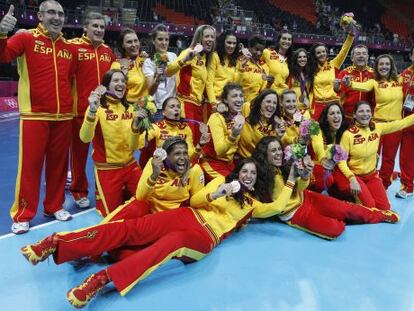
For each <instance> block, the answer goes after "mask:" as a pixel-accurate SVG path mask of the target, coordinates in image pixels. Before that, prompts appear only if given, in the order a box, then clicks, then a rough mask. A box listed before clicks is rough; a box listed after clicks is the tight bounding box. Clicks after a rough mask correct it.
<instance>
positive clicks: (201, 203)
mask: <svg viewBox="0 0 414 311" xmlns="http://www.w3.org/2000/svg"><path fill="white" fill-rule="evenodd" d="M225 182H226V179H225V177H223V176H220V177H216V178H214V179H213V180H212V181H210V182H209V183H208V184H207V185H206V186H205V187H203V188H202V189H200V190H199V191H198V192H196V193H195V194H194V195H192V196H191V199H190V206H191V207H194V208H205V207H207V208H208V207H210V208H211V207H213V206H211V204H210V203H211V202H212V200H211V196H210V195H211V194H212V193H213V192H215V191H216V190H217V188H218V187H219V186H220V185H221V184H223V183H225Z"/></svg>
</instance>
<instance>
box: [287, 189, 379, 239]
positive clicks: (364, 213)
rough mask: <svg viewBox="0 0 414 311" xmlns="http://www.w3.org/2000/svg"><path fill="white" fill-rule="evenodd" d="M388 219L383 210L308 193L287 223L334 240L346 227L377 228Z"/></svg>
mask: <svg viewBox="0 0 414 311" xmlns="http://www.w3.org/2000/svg"><path fill="white" fill-rule="evenodd" d="M385 219H386V217H385V216H384V215H383V213H382V212H381V210H377V209H370V208H367V207H365V206H363V205H359V204H355V203H350V202H346V201H341V200H337V199H335V198H333V197H330V196H325V195H322V194H320V193H316V192H313V191H309V190H305V191H304V200H303V203H302V205H301V206H300V207H299V209H298V210H297V211H296V213H295V214H294V215H293V218H292V219H290V220H289V221H288V222H287V223H288V224H289V225H291V226H293V227H296V228H299V229H303V230H305V231H307V232H310V233H312V234H315V235H317V236H320V237H323V238H326V239H334V238H336V237H338V236H339V235H340V234H341V233H342V232H343V231H344V230H345V223H354V224H357V223H358V224H376V223H379V222H382V221H384V220H385Z"/></svg>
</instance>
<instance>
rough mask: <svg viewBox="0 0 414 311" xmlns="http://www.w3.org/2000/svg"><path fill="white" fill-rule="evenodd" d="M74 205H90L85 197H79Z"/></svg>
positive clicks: (83, 206) (82, 206)
mask: <svg viewBox="0 0 414 311" xmlns="http://www.w3.org/2000/svg"><path fill="white" fill-rule="evenodd" d="M75 203H76V205H77V206H78V207H79V208H88V207H89V206H90V205H91V202H90V201H89V199H88V198H87V197H83V198H80V199H79V200H75Z"/></svg>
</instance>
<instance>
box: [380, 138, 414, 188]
mask: <svg viewBox="0 0 414 311" xmlns="http://www.w3.org/2000/svg"><path fill="white" fill-rule="evenodd" d="M401 137H402V131H397V132H394V133H390V134H386V135H383V136H381V141H380V145H379V147H378V154H381V156H382V157H381V168H380V170H379V177H380V178H381V179H382V183H383V185H384V187H385V189H387V188H388V187H389V186H390V185H391V183H392V172H393V171H394V164H395V156H396V155H397V151H398V147H399V146H400V142H401ZM411 152H412V151H411Z"/></svg>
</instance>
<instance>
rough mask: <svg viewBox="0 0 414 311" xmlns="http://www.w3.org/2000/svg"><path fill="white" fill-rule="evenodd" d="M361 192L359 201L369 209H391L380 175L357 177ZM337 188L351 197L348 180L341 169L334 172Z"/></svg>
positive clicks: (375, 173)
mask: <svg viewBox="0 0 414 311" xmlns="http://www.w3.org/2000/svg"><path fill="white" fill-rule="evenodd" d="M356 178H357V180H358V182H359V185H360V186H361V192H360V193H359V194H358V197H357V199H358V201H359V202H360V203H361V204H363V205H365V206H368V207H375V208H378V209H382V210H389V209H390V208H391V204H390V201H389V200H388V197H387V193H386V191H385V188H384V185H383V184H382V180H381V178H379V176H378V173H377V172H374V173H371V174H369V175H365V176H356ZM334 180H335V187H336V188H337V190H338V191H339V192H341V193H342V194H343V195H345V196H351V189H350V184H349V180H348V178H346V177H345V175H344V174H342V172H341V171H340V170H339V169H335V170H334Z"/></svg>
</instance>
